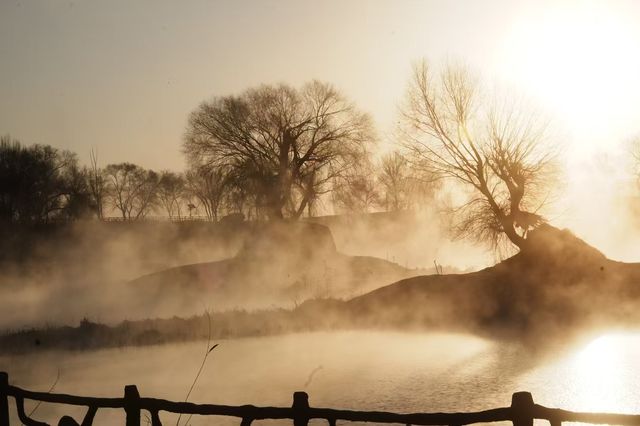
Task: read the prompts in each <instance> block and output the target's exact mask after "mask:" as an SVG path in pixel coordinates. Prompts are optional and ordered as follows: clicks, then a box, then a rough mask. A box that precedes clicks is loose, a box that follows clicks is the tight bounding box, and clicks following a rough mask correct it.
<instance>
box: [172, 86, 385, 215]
mask: <svg viewBox="0 0 640 426" xmlns="http://www.w3.org/2000/svg"><path fill="white" fill-rule="evenodd" d="M373 141H374V137H373V131H372V126H371V123H370V119H369V116H368V115H367V114H364V113H362V112H359V111H358V110H357V109H356V108H355V107H354V106H353V105H352V104H351V103H349V102H348V101H347V100H346V99H345V98H344V97H343V96H342V95H341V94H340V93H339V92H338V91H337V90H336V89H334V88H333V87H332V86H330V85H328V84H325V83H320V82H318V81H313V82H311V83H308V84H306V85H304V86H303V87H302V88H301V89H294V88H292V87H289V86H286V85H279V86H268V85H263V86H260V87H258V88H255V89H249V90H247V91H245V92H244V93H242V94H241V95H239V96H227V97H219V98H214V99H213V100H212V101H210V102H204V103H203V104H201V105H200V106H199V107H198V108H197V109H196V110H195V111H194V112H193V113H192V114H191V116H190V118H189V123H188V130H187V133H186V136H185V143H184V150H185V152H186V153H187V155H188V157H189V158H190V159H191V161H193V162H195V163H198V164H202V165H203V166H204V167H206V168H208V169H209V170H212V169H216V168H224V169H227V170H230V171H233V170H234V169H241V170H242V173H245V172H246V170H251V171H252V172H253V178H254V180H255V179H260V180H261V181H260V182H253V183H252V185H253V186H254V188H257V187H261V189H262V190H263V199H262V200H261V201H260V203H261V205H262V207H263V208H264V209H266V210H267V211H268V215H269V216H270V217H271V218H282V217H284V215H285V214H286V213H288V214H289V215H290V216H292V217H299V216H300V215H301V214H302V212H303V211H304V206H306V205H308V204H309V201H310V199H309V197H311V196H313V194H314V192H313V191H306V190H301V188H304V187H305V180H306V187H307V188H308V183H309V175H310V173H312V171H313V172H315V173H317V172H318V171H319V170H322V171H323V172H324V173H331V174H332V175H339V174H340V173H342V172H343V171H344V170H345V169H347V168H348V167H349V166H350V165H352V164H354V163H356V162H357V161H358V159H360V158H362V157H363V156H366V154H367V146H368V145H369V144H371V143H372V142H373ZM296 194H297V195H296ZM294 201H295V204H296V205H295V206H292V204H293V203H294Z"/></svg>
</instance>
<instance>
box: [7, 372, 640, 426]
mask: <svg viewBox="0 0 640 426" xmlns="http://www.w3.org/2000/svg"><path fill="white" fill-rule="evenodd" d="M9 397H13V398H14V400H15V403H16V409H17V412H18V418H19V419H20V421H21V422H22V423H23V424H24V425H26V426H45V425H47V423H43V422H41V421H38V420H34V419H31V418H29V416H28V415H27V414H26V413H25V409H24V400H25V399H30V400H34V401H42V402H48V403H57V404H66V405H76V406H85V407H87V412H86V414H85V416H84V419H83V420H82V422H80V423H78V422H76V420H74V419H73V418H71V417H69V416H63V417H62V418H61V419H60V421H59V422H58V425H59V426H77V425H82V426H89V425H91V424H92V423H93V418H94V416H95V414H96V412H97V410H98V409H100V408H119V409H123V410H124V411H125V413H126V426H134V425H135V426H139V425H140V416H141V411H147V412H149V414H150V418H151V425H152V426H160V425H162V423H161V422H160V416H159V412H160V411H165V412H169V413H176V414H187V415H189V414H193V415H210V416H212V415H215V416H231V417H237V418H238V419H240V425H241V426H249V425H251V423H252V422H253V421H254V420H265V419H281V420H286V419H288V420H292V421H293V425H294V426H306V425H307V424H308V422H309V420H311V419H323V420H326V421H327V422H328V424H329V425H330V426H331V425H336V422H337V421H338V420H344V421H357V422H372V423H392V424H403V425H451V426H461V425H467V424H472V423H489V422H500V421H508V422H512V423H513V425H514V426H532V425H533V420H534V419H542V420H547V421H549V423H550V424H551V426H560V425H561V424H562V422H583V423H596V424H597V423H600V424H603V423H606V424H620V425H640V415H632V414H604V413H577V412H572V411H567V410H561V409H557V408H547V407H543V406H541V405H538V404H535V403H534V402H533V397H532V396H531V394H530V393H529V392H517V393H514V394H513V396H512V399H511V406H509V407H504V408H494V409H491V410H486V411H477V412H468V413H412V414H398V413H390V412H383V411H351V410H334V409H329V408H313V407H310V406H309V399H308V395H307V394H306V393H305V392H295V393H294V394H293V405H292V406H291V407H255V406H253V405H243V406H230V405H213V404H193V403H190V402H174V401H167V400H164V399H157V398H144V397H141V396H140V394H139V393H138V389H137V388H136V386H135V385H128V386H125V388H124V396H123V397H121V398H94V397H83V396H75V395H65V394H56V393H47V392H33V391H29V390H25V389H21V388H19V387H16V386H11V385H10V384H9V376H8V374H7V373H4V372H0V426H9Z"/></svg>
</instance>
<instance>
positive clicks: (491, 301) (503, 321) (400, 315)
mask: <svg viewBox="0 0 640 426" xmlns="http://www.w3.org/2000/svg"><path fill="white" fill-rule="evenodd" d="M528 241H529V243H528V246H527V247H526V248H525V249H523V250H522V251H521V252H520V253H518V254H516V255H515V256H513V257H511V258H509V259H507V260H505V261H503V262H501V263H499V264H497V265H495V266H492V267H489V268H486V269H483V270H481V271H478V272H474V273H470V274H452V275H429V276H420V277H413V278H408V279H405V280H402V281H400V282H398V283H394V284H391V285H388V286H386V287H383V288H381V289H378V290H374V291H372V292H370V293H368V294H366V295H363V296H360V297H356V298H354V299H352V300H350V301H349V302H347V306H348V308H347V309H348V311H349V312H350V313H351V314H352V317H353V318H354V320H355V321H356V323H358V324H360V325H366V326H384V327H401V328H412V327H420V328H424V327H428V328H434V327H435V328H447V329H457V330H464V331H470V332H475V333H480V334H492V335H499V336H510V335H513V334H517V335H521V334H522V333H524V334H526V335H528V336H538V335H541V334H551V333H554V332H556V331H559V332H564V331H567V330H573V329H576V328H581V327H584V326H597V325H599V324H605V323H606V324H624V325H627V324H630V323H634V322H636V321H637V320H638V319H639V316H638V314H637V306H638V303H640V264H625V263H620V262H615V261H612V260H609V259H607V258H606V257H605V256H604V255H603V254H602V253H600V252H599V251H598V250H596V249H594V248H593V247H591V246H589V245H588V244H586V243H585V242H584V241H582V240H580V239H579V238H577V237H575V236H574V235H573V234H571V233H570V232H569V231H567V230H559V229H556V228H553V227H551V226H548V225H546V226H543V227H541V228H539V229H537V230H535V231H532V232H531V233H530V235H529V239H528Z"/></svg>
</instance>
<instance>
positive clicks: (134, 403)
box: [124, 385, 140, 426]
mask: <svg viewBox="0 0 640 426" xmlns="http://www.w3.org/2000/svg"><path fill="white" fill-rule="evenodd" d="M124 411H125V413H126V414H127V423H126V424H127V426H140V394H139V393H138V388H137V387H136V385H127V386H125V387H124Z"/></svg>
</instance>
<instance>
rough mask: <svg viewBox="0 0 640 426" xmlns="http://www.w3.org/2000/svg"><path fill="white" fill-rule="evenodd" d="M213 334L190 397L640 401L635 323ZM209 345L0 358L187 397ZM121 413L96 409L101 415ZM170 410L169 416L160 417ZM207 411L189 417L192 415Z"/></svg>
mask: <svg viewBox="0 0 640 426" xmlns="http://www.w3.org/2000/svg"><path fill="white" fill-rule="evenodd" d="M216 343H219V344H220V345H219V346H218V347H217V348H216V349H215V350H214V352H213V353H212V355H211V357H210V358H209V359H208V361H207V364H206V366H205V369H204V372H203V374H202V375H201V377H200V379H199V381H198V383H197V385H196V387H195V389H194V392H193V393H192V395H191V397H190V401H193V402H208V403H220V404H233V405H242V404H254V405H264V406H267V405H269V406H288V405H290V403H291V398H292V393H293V392H294V391H298V390H304V391H306V392H308V393H309V395H310V404H311V405H312V406H315V407H332V408H344V409H355V410H390V411H396V412H435V411H446V412H452V411H465V410H483V409H488V408H494V407H498V406H508V405H509V404H510V398H511V394H512V393H513V392H516V391H520V390H528V391H530V392H532V394H533V396H534V400H535V401H536V402H537V403H539V404H542V405H546V406H549V407H562V408H566V409H572V410H582V411H615V412H638V411H640V401H638V398H637V397H636V395H637V394H638V392H640V366H639V365H638V364H637V363H636V362H635V360H636V359H638V357H639V356H640V333H638V332H633V333H629V332H626V333H620V332H618V333H615V332H614V333H609V334H604V335H599V336H594V337H593V338H589V339H586V340H584V341H581V342H576V343H575V344H574V345H571V346H567V345H558V346H557V347H556V348H547V349H546V350H544V351H541V352H536V353H534V352H533V351H532V349H531V348H523V347H521V346H519V345H517V344H504V343H495V342H492V341H489V340H483V339H479V338H476V337H471V336H465V335H457V334H435V333H430V334H411V333H383V332H340V333H324V332H323V333H310V334H299V335H286V336H277V337H264V338H247V339H235V340H223V341H219V342H216ZM204 346H205V342H195V343H188V344H178V345H161V346H151V347H144V348H123V349H108V350H98V351H93V352H71V353H69V352H46V353H40V354H32V355H27V356H19V357H17V356H16V357H7V356H4V357H1V358H0V369H2V370H8V371H9V375H10V380H11V382H12V383H14V384H16V385H18V386H21V387H25V388H28V389H34V390H47V389H48V388H49V387H50V386H51V384H52V383H53V381H54V380H55V378H56V375H57V371H58V370H59V371H60V378H59V381H58V383H57V385H56V388H55V391H56V392H64V393H72V394H82V395H95V396H120V395H122V393H123V389H124V385H126V384H131V383H135V384H137V386H138V389H139V391H140V393H141V395H142V396H151V397H158V398H167V399H172V400H183V399H184V397H185V395H186V392H187V390H188V388H189V386H190V384H191V381H192V380H193V377H194V375H195V373H196V371H197V368H198V366H199V363H200V361H201V359H202V353H203V350H204ZM28 410H29V406H27V411H28ZM59 410H64V411H59ZM74 410H75V409H74V408H70V407H64V408H61V407H60V406H55V407H54V406H51V405H47V404H45V405H42V406H41V407H40V408H39V409H38V411H37V412H36V414H35V415H34V417H35V418H37V419H42V420H44V419H49V420H53V419H54V418H59V416H60V415H61V414H63V413H67V414H77V415H78V417H80V416H81V415H82V414H81V413H83V411H82V410H83V409H81V410H76V411H74ZM121 415H122V414H121V413H120V412H117V411H116V410H101V411H99V412H98V415H97V418H96V422H98V423H99V424H104V423H106V422H109V419H110V418H111V419H113V420H115V418H116V416H121ZM174 419H175V416H173V415H169V414H167V413H165V414H164V416H163V417H162V420H163V421H165V423H172V422H173V421H174ZM205 420H206V418H204V417H203V418H197V417H194V418H193V419H192V421H191V422H190V423H191V424H194V425H195V424H206V423H207V422H206V421H205ZM220 420H221V421H220V423H216V424H225V425H226V424H238V419H226V420H224V419H220ZM223 420H224V421H223ZM183 421H184V419H183ZM274 423H276V424H277V422H272V423H268V422H264V424H274ZM257 424H261V423H260V422H258V423H257ZM318 424H320V423H318Z"/></svg>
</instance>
